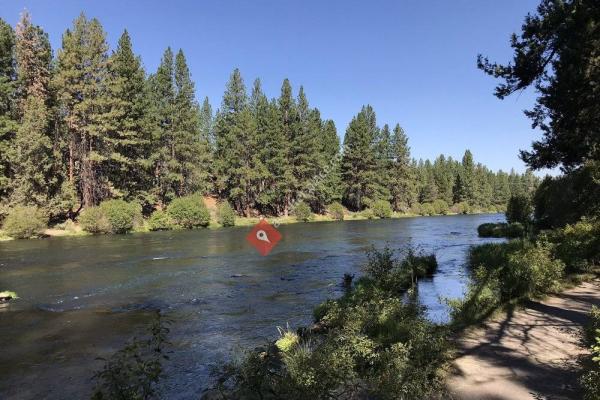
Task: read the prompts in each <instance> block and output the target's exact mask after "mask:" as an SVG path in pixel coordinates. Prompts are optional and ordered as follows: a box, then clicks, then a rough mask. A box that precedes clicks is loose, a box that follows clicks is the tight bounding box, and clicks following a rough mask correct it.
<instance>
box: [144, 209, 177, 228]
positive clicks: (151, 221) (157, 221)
mask: <svg viewBox="0 0 600 400" xmlns="http://www.w3.org/2000/svg"><path fill="white" fill-rule="evenodd" d="M173 225H174V222H173V219H172V218H171V216H170V215H169V214H168V213H167V212H166V211H164V210H156V211H154V212H153V213H152V214H151V215H150V218H148V228H149V229H150V230H151V231H168V230H170V229H173Z"/></svg>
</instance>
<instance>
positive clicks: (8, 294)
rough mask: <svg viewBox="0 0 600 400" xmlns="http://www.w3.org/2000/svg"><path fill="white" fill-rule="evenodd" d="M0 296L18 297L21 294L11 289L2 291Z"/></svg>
mask: <svg viewBox="0 0 600 400" xmlns="http://www.w3.org/2000/svg"><path fill="white" fill-rule="evenodd" d="M0 298H2V299H10V300H12V299H18V298H19V296H17V293H16V292H13V291H11V290H4V291H1V292H0Z"/></svg>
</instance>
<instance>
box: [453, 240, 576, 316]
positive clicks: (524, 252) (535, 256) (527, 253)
mask: <svg viewBox="0 0 600 400" xmlns="http://www.w3.org/2000/svg"><path fill="white" fill-rule="evenodd" d="M469 266H470V268H471V269H472V270H473V279H472V283H471V285H470V287H469V289H468V291H467V295H466V296H465V298H464V300H452V301H450V302H449V303H450V306H451V309H452V311H451V314H452V316H453V320H454V322H455V323H456V324H459V325H460V324H464V323H467V324H469V323H473V322H476V321H479V320H481V319H483V318H485V317H487V316H488V315H489V314H490V313H491V312H493V311H494V310H495V309H496V308H499V307H501V306H503V305H506V304H511V303H512V302H514V301H521V300H527V299H532V298H536V297H539V296H541V295H543V294H546V293H550V292H554V291H556V290H558V289H559V288H560V280H561V279H562V277H563V274H564V269H565V266H564V263H563V262H562V261H561V260H558V259H554V258H552V253H551V251H550V248H549V247H548V245H547V243H544V242H539V243H532V242H529V241H527V240H513V241H510V242H507V243H486V244H483V245H479V246H475V247H472V248H471V250H470V252H469Z"/></svg>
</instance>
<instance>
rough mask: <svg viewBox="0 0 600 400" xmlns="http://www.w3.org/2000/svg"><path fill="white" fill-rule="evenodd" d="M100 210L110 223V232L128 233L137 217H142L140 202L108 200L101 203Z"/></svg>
mask: <svg viewBox="0 0 600 400" xmlns="http://www.w3.org/2000/svg"><path fill="white" fill-rule="evenodd" d="M99 208H100V210H101V212H102V213H103V214H104V215H105V216H106V219H107V220H108V223H109V224H110V232H112V233H127V232H129V231H131V230H132V229H133V227H134V224H135V222H136V220H137V219H139V218H141V215H142V213H141V208H140V206H139V204H136V203H127V202H126V201H124V200H106V201H103V202H102V203H100V207H99Z"/></svg>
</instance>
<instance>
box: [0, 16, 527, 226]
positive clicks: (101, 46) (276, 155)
mask: <svg viewBox="0 0 600 400" xmlns="http://www.w3.org/2000/svg"><path fill="white" fill-rule="evenodd" d="M195 93H196V90H195V84H194V82H193V80H192V78H191V74H190V70H189V67H188V65H187V61H186V57H185V55H184V52H183V51H182V50H178V51H177V52H174V51H173V50H172V49H171V48H167V49H166V50H165V51H164V54H163V56H162V59H161V62H160V65H159V66H158V69H157V70H156V71H155V72H153V73H150V74H147V73H146V71H145V70H144V67H143V64H142V60H141V58H140V57H139V56H137V55H136V54H135V53H134V51H133V48H132V41H131V37H130V35H129V33H128V32H127V31H126V30H125V31H124V32H123V34H122V35H121V37H120V39H119V41H118V44H117V46H116V48H115V49H114V50H112V51H110V49H109V46H108V44H107V41H106V33H105V31H104V30H103V28H102V25H101V24H100V22H99V21H98V20H97V19H88V18H87V17H86V16H85V15H83V14H81V15H80V16H79V17H78V18H77V19H76V20H75V21H74V23H73V26H72V27H70V28H69V29H67V30H66V31H65V33H64V34H63V37H62V46H61V48H60V49H58V50H57V52H56V55H55V56H54V55H53V51H52V49H51V46H50V42H49V39H48V35H47V33H46V32H44V31H43V29H42V28H40V27H39V26H36V25H34V24H33V23H32V21H31V17H30V15H29V14H28V13H27V12H24V13H23V14H22V16H21V18H20V20H19V22H18V24H17V25H16V27H15V28H14V29H13V28H12V27H11V26H10V25H9V24H7V23H6V22H5V21H2V20H0V205H1V206H0V216H1V215H4V214H6V213H7V212H8V210H9V208H10V207H12V206H15V205H33V206H37V207H40V208H43V209H44V210H46V212H47V213H48V214H49V215H50V216H51V218H53V219H54V220H60V219H62V218H75V217H76V216H77V215H78V213H79V212H80V211H81V210H82V209H83V208H86V207H90V206H94V205H97V204H99V203H100V202H101V201H103V200H105V199H124V200H126V201H132V202H137V203H139V204H141V205H142V207H143V209H144V210H145V212H146V213H149V212H151V211H152V210H153V209H155V208H162V207H163V206H164V205H166V204H168V203H170V202H171V201H172V200H173V199H175V198H178V197H181V196H185V195H189V194H194V193H201V194H203V195H214V196H216V197H218V198H219V199H220V200H222V201H228V202H229V203H230V204H231V205H232V207H233V208H234V209H235V210H236V212H238V213H240V214H242V215H246V216H249V215H252V214H258V213H260V214H265V215H287V214H288V213H289V212H291V211H292V210H293V208H294V205H295V204H297V202H298V201H300V200H301V201H303V202H305V203H307V204H309V206H310V208H311V209H312V211H314V212H317V213H322V212H324V211H325V210H326V207H327V205H329V204H331V203H333V202H342V203H343V204H344V205H345V206H346V207H347V208H349V209H350V210H353V211H359V210H362V209H364V208H367V207H370V206H371V205H372V204H373V203H374V202H375V201H377V200H385V201H388V202H390V203H391V205H392V207H393V208H394V209H395V210H397V211H408V210H410V209H411V208H412V207H414V206H415V205H419V204H420V203H429V202H435V201H444V202H445V203H446V204H447V205H452V204H463V203H464V204H469V205H470V206H471V207H476V208H479V209H487V208H490V207H492V206H495V205H504V204H506V201H507V199H508V198H509V197H510V196H511V195H513V194H516V193H531V191H532V190H533V188H534V187H535V186H536V184H537V179H536V178H535V177H534V176H533V175H532V174H531V173H530V172H527V173H525V174H517V173H515V172H514V171H512V172H511V173H510V174H509V173H505V172H502V171H498V172H493V171H490V170H489V169H488V168H486V167H485V166H483V165H482V164H476V163H475V162H474V160H473V155H472V154H471V152H470V151H468V150H467V151H466V152H465V154H464V157H463V159H462V160H461V161H458V160H453V159H452V158H450V157H445V156H443V155H441V156H439V157H438V158H437V159H436V160H435V161H433V162H430V161H429V160H426V161H422V160H419V161H416V160H415V159H413V158H412V157H411V154H410V147H409V145H408V138H407V136H406V134H405V132H404V130H403V129H402V128H401V127H400V125H399V124H395V126H394V127H393V128H390V126H388V125H387V124H385V125H383V127H379V125H378V123H377V119H376V114H375V111H374V110H373V108H372V107H371V106H364V107H363V108H362V109H361V110H360V112H358V114H357V115H356V116H355V117H354V118H353V119H352V121H351V122H350V123H349V125H348V127H347V129H346V134H345V136H344V142H343V145H342V146H341V144H340V139H339V137H338V134H337V129H336V126H335V124H334V122H333V121H332V120H328V119H323V118H322V117H321V114H320V112H319V110H318V109H317V108H314V107H312V106H311V105H310V104H309V101H308V98H307V96H306V93H305V91H304V89H303V87H300V88H299V90H298V92H297V94H294V93H293V90H292V85H291V83H290V82H289V80H287V79H285V80H284V81H283V84H282V86H281V93H280V94H279V97H277V98H271V99H270V98H268V97H267V96H266V94H265V93H264V92H263V90H262V87H261V82H260V79H256V80H255V81H254V82H253V84H252V87H251V89H250V90H247V88H246V85H245V82H244V80H243V78H242V75H241V73H240V71H239V70H238V69H235V70H234V71H233V73H232V74H231V76H230V79H229V81H228V83H227V85H226V88H225V93H224V95H223V99H222V103H221V105H220V107H219V109H218V110H216V112H213V108H212V106H211V104H210V103H209V101H208V98H205V99H204V100H203V102H202V103H201V104H200V102H198V101H197V99H196V94H195Z"/></svg>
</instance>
